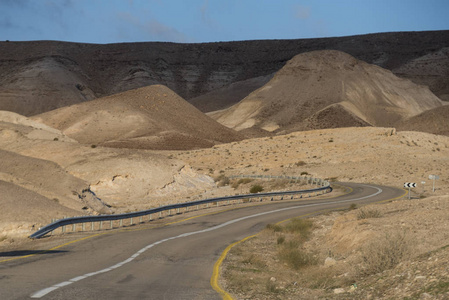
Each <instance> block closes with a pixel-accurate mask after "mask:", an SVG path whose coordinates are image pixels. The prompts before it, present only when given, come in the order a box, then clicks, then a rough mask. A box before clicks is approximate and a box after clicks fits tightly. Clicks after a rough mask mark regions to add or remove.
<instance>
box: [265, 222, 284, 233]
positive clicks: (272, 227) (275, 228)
mask: <svg viewBox="0 0 449 300" xmlns="http://www.w3.org/2000/svg"><path fill="white" fill-rule="evenodd" d="M266 228H267V229H268V230H272V231H273V232H282V226H281V225H278V224H271V223H269V224H267V226H266Z"/></svg>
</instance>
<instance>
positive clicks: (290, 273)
mask: <svg viewBox="0 0 449 300" xmlns="http://www.w3.org/2000/svg"><path fill="white" fill-rule="evenodd" d="M448 201H449V196H434V197H430V198H425V199H417V198H414V199H412V200H408V199H407V200H395V201H393V202H391V203H386V204H377V205H376V204H373V205H369V206H366V207H362V208H358V209H354V210H351V211H349V212H348V211H343V212H333V213H328V214H324V215H321V216H317V217H313V218H311V220H312V223H313V227H312V233H311V236H310V238H309V239H308V240H307V241H305V242H304V243H303V244H301V245H300V246H299V248H298V249H299V250H297V252H295V253H301V254H302V255H303V256H302V258H304V257H307V259H308V262H305V263H304V265H303V266H301V267H300V268H299V269H298V270H295V269H294V268H292V267H291V266H289V265H288V264H289V262H290V261H289V260H287V259H286V258H285V256H284V257H282V256H281V254H282V251H285V250H284V249H288V247H289V246H288V245H289V243H291V242H294V241H298V240H300V239H301V235H299V237H298V236H297V235H294V234H291V233H288V232H285V231H278V232H273V231H272V230H268V229H267V230H264V231H263V232H262V233H261V234H259V235H258V236H257V237H256V238H253V239H251V240H248V241H246V242H244V243H243V244H241V245H239V246H237V247H236V248H235V249H233V250H231V252H230V254H228V256H227V258H226V261H225V263H224V267H223V272H222V273H223V275H224V278H223V280H222V284H223V286H224V287H225V289H226V290H227V291H229V292H230V293H231V294H233V296H234V299H267V300H268V299H447V298H448V297H449V285H448V278H449V270H448V268H447V265H448V263H449V248H448V246H449V233H448V231H447V227H448V226H449V221H448V219H447V215H448V213H449V205H448V203H449V202H448ZM348 207H349V204H348ZM370 213H371V214H370ZM280 238H284V239H285V241H283V242H282V243H279V241H280ZM300 257H301V256H299V257H298V258H299V259H300Z"/></svg>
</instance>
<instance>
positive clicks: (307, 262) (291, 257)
mask: <svg viewBox="0 0 449 300" xmlns="http://www.w3.org/2000/svg"><path fill="white" fill-rule="evenodd" d="M278 255H279V259H280V260H281V261H283V262H285V263H286V264H287V265H288V266H289V267H290V268H292V269H294V270H299V269H301V268H303V267H307V266H311V265H315V264H317V259H316V258H315V257H314V256H313V254H312V253H308V252H306V251H305V250H303V249H301V248H300V243H299V242H298V241H289V242H287V243H283V244H282V247H281V248H280V249H279V253H278Z"/></svg>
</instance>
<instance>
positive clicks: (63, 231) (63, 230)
mask: <svg viewBox="0 0 449 300" xmlns="http://www.w3.org/2000/svg"><path fill="white" fill-rule="evenodd" d="M62 233H65V225H64V226H62Z"/></svg>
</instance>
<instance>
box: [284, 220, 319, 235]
mask: <svg viewBox="0 0 449 300" xmlns="http://www.w3.org/2000/svg"><path fill="white" fill-rule="evenodd" d="M284 228H285V231H287V232H289V233H297V234H298V233H299V235H300V237H301V238H302V239H305V240H306V239H308V238H309V237H310V234H311V232H312V228H313V222H312V220H310V219H297V218H295V219H292V220H291V221H290V222H289V223H288V224H286V225H285V226H284Z"/></svg>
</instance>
